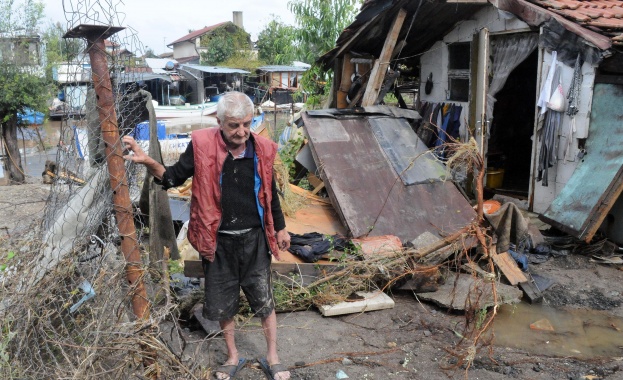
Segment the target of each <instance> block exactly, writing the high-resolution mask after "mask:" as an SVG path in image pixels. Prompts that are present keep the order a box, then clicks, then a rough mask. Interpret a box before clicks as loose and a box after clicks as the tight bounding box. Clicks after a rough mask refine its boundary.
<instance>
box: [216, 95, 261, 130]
mask: <svg viewBox="0 0 623 380" xmlns="http://www.w3.org/2000/svg"><path fill="white" fill-rule="evenodd" d="M253 110H254V107H253V102H252V101H251V98H249V97H248V96H247V95H246V94H244V93H242V92H238V91H229V92H226V93H225V94H224V95H223V96H221V98H220V99H219V101H218V104H217V105H216V117H217V118H218V119H219V120H220V122H221V123H224V122H225V119H227V118H228V117H234V118H237V119H242V118H244V117H246V116H248V115H253Z"/></svg>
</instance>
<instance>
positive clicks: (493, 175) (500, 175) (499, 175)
mask: <svg viewBox="0 0 623 380" xmlns="http://www.w3.org/2000/svg"><path fill="white" fill-rule="evenodd" d="M502 182H504V169H502V168H500V169H496V168H487V186H486V187H488V188H490V189H497V188H500V187H502Z"/></svg>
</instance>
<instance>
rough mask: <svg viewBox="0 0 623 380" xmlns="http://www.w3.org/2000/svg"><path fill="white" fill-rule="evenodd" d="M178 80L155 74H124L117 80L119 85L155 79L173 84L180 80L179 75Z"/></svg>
mask: <svg viewBox="0 0 623 380" xmlns="http://www.w3.org/2000/svg"><path fill="white" fill-rule="evenodd" d="M176 77H177V79H175V78H173V77H172V76H169V75H166V74H153V73H131V74H122V75H120V76H119V78H117V82H118V83H131V82H138V81H148V80H154V79H161V80H163V81H165V82H173V81H174V80H179V75H176Z"/></svg>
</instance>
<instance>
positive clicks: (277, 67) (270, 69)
mask: <svg viewBox="0 0 623 380" xmlns="http://www.w3.org/2000/svg"><path fill="white" fill-rule="evenodd" d="M257 69H258V70H262V71H266V72H270V73H276V72H288V71H290V72H291V71H295V72H304V71H307V69H308V68H307V67H302V66H284V65H268V66H261V67H258V68H257Z"/></svg>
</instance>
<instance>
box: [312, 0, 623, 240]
mask: <svg viewBox="0 0 623 380" xmlns="http://www.w3.org/2000/svg"><path fill="white" fill-rule="evenodd" d="M622 17H623V1H620V0H608V1H575V0H564V1H562V0H561V1H557V0H556V1H539V0H531V1H527V0H490V1H482V0H474V1H423V0H421V1H405V0H393V1H392V0H371V1H366V2H365V3H364V5H363V6H362V9H361V12H360V13H359V15H358V16H357V17H356V19H355V21H354V22H353V23H352V24H351V25H350V26H349V27H347V28H346V29H345V30H344V32H343V33H342V35H341V36H340V37H339V38H338V41H337V43H336V47H335V48H334V49H333V50H332V51H330V52H328V53H327V54H325V55H324V56H323V57H321V58H320V60H319V62H320V63H322V64H323V65H325V67H326V68H331V69H333V70H334V73H335V75H334V83H333V88H332V91H331V104H330V106H331V107H336V108H348V107H354V106H358V105H361V106H364V107H368V106H371V105H375V104H378V103H379V102H382V101H383V98H384V95H385V94H386V93H387V92H389V91H393V92H394V94H395V96H396V98H397V99H398V103H399V105H400V106H401V107H403V108H406V107H407V104H406V102H404V101H403V100H402V93H403V91H404V89H405V87H406V85H407V84H411V86H410V87H411V88H410V89H409V90H410V91H416V92H417V93H418V95H419V99H418V101H417V102H415V104H414V106H412V107H410V108H414V109H415V110H416V111H418V112H420V114H421V115H422V117H423V120H422V122H420V123H419V124H416V125H414V126H413V127H414V129H415V131H416V133H417V134H418V136H419V137H420V138H421V139H422V141H423V142H424V143H425V144H426V145H427V146H428V147H429V148H435V147H436V149H439V147H440V146H443V144H444V143H446V142H447V141H463V142H465V141H468V139H470V138H472V137H473V138H474V139H475V140H476V142H477V143H478V146H479V149H480V152H481V154H482V155H483V157H484V158H485V165H486V173H487V174H486V176H485V187H486V190H487V191H488V194H497V193H499V194H504V195H510V196H512V197H515V198H519V199H521V200H523V201H525V204H526V206H527V208H528V209H529V210H531V211H534V212H536V213H538V214H540V216H541V218H542V219H543V220H544V221H546V222H547V223H549V224H551V225H553V226H556V227H558V228H559V229H561V230H564V231H565V232H567V233H569V234H571V235H573V236H576V237H578V238H580V239H583V240H587V241H590V240H591V239H592V237H593V236H594V235H595V233H596V232H597V231H598V229H600V228H601V230H602V231H603V232H604V233H605V234H606V235H607V236H608V237H609V238H611V239H612V240H614V241H617V242H623V230H621V228H622V227H619V226H621V224H620V223H618V220H619V219H620V218H623V213H622V211H621V210H622V208H621V206H620V203H621V202H623V201H621V202H619V201H617V200H618V198H619V195H620V193H621V191H622V190H623V183H622V182H621V180H620V178H621V166H622V164H623V162H622V161H621V160H622V155H621V152H620V151H619V148H618V146H619V145H620V144H619V143H618V141H617V140H616V136H618V135H620V134H621V133H620V132H621V128H623V125H622V124H621V122H620V120H621V119H622V118H623V76H622V74H623V57H622V54H621V52H620V50H621V47H622V46H623V21H622ZM396 78H397V80H396ZM413 84H414V85H413ZM441 158H442V159H443V158H444V153H443V152H441ZM455 180H456V178H455ZM458 180H459V181H458V182H460V183H461V184H462V187H464V188H465V189H466V190H467V191H468V192H470V191H473V189H472V182H471V181H470V179H469V177H467V176H466V177H465V178H458Z"/></svg>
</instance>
